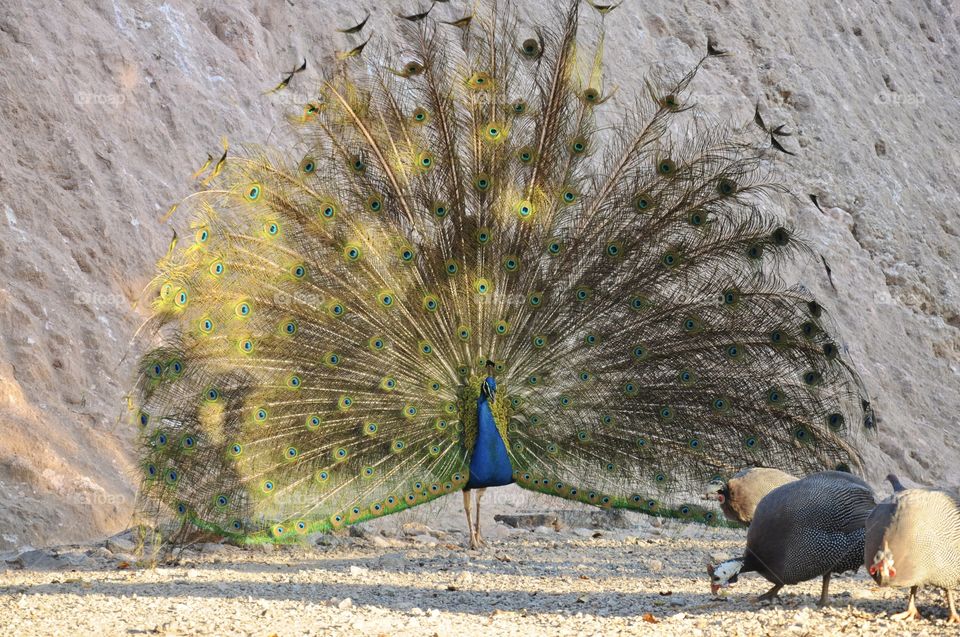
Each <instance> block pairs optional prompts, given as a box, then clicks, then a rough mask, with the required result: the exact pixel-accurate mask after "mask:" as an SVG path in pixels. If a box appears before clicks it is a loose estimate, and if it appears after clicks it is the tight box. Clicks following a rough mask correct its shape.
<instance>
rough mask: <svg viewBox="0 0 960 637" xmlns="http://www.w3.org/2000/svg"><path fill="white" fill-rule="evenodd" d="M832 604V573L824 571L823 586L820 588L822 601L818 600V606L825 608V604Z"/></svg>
mask: <svg viewBox="0 0 960 637" xmlns="http://www.w3.org/2000/svg"><path fill="white" fill-rule="evenodd" d="M829 605H830V573H824V575H823V588H822V589H820V601H819V602H817V606H819V607H820V608H823V607H824V606H829Z"/></svg>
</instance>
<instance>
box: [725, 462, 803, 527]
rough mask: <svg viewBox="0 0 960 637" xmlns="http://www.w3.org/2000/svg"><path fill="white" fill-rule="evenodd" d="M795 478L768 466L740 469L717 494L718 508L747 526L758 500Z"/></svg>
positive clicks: (733, 519)
mask: <svg viewBox="0 0 960 637" xmlns="http://www.w3.org/2000/svg"><path fill="white" fill-rule="evenodd" d="M796 479H797V478H796V476H792V475H790V474H789V473H785V472H783V471H780V470H779V469H772V468H770V467H749V468H746V469H741V470H740V471H738V472H737V473H736V474H734V476H733V477H732V478H730V479H729V480H728V481H727V483H726V484H725V485H724V486H723V488H722V489H721V490H720V491H719V493H718V494H717V495H718V497H719V499H720V509H721V510H722V511H723V514H724V515H725V516H726V517H727V519H728V520H732V521H733V522H739V523H741V524H744V525H747V526H749V525H750V522H751V521H752V520H753V515H754V511H755V510H756V508H757V505H758V504H759V503H760V500H762V499H763V498H764V497H765V496H766V495H767V494H768V493H770V492H771V491H773V490H774V489H776V488H777V487H779V486H782V485H784V484H787V483H788V482H793V481H795V480H796Z"/></svg>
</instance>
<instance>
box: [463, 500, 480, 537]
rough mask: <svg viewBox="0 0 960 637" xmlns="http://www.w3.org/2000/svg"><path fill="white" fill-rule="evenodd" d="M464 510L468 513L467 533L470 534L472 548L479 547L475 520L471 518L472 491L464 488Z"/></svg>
mask: <svg viewBox="0 0 960 637" xmlns="http://www.w3.org/2000/svg"><path fill="white" fill-rule="evenodd" d="M463 510H464V512H465V513H466V514H467V533H469V534H470V548H471V549H475V548H477V538H476V537H475V536H474V533H473V521H472V520H471V519H470V492H469V491H467V490H466V489H464V491H463Z"/></svg>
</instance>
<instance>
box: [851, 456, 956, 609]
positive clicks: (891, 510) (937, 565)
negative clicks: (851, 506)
mask: <svg viewBox="0 0 960 637" xmlns="http://www.w3.org/2000/svg"><path fill="white" fill-rule="evenodd" d="M887 480H889V481H890V484H892V485H893V495H892V496H890V497H889V498H887V499H886V500H884V501H883V502H881V503H880V504H879V505H877V507H876V508H875V509H874V510H873V512H872V513H871V514H870V517H869V518H868V519H867V525H866V540H865V544H864V553H863V555H864V565H865V566H866V567H867V570H868V571H869V572H870V575H871V576H872V577H873V579H874V580H875V581H876V582H877V584H879V585H880V586H909V587H910V596H909V603H908V605H907V610H905V611H903V612H902V613H897V614H895V615H893V616H892V618H893V619H918V618H919V617H920V613H919V611H917V606H916V603H915V602H916V597H917V590H919V588H920V587H921V586H939V587H940V588H942V589H944V590H945V591H946V594H947V605H948V606H949V607H950V616H949V617H948V618H947V623H951V624H960V615H958V614H957V609H956V606H955V604H954V599H953V593H952V591H951V590H950V589H951V588H956V587H958V586H960V500H958V499H957V498H956V497H954V496H953V495H951V494H949V493H947V492H946V491H940V490H937V489H906V488H904V486H903V485H902V484H900V481H899V480H898V479H897V477H896V476H895V475H893V474H891V475H889V476H887Z"/></svg>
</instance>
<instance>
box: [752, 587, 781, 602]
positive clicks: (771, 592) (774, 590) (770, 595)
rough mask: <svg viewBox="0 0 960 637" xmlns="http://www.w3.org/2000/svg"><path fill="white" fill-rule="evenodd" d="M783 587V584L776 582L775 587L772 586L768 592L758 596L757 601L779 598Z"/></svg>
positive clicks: (770, 600)
mask: <svg viewBox="0 0 960 637" xmlns="http://www.w3.org/2000/svg"><path fill="white" fill-rule="evenodd" d="M781 588H783V584H774V585H773V588H771V589H770V590H768V591H767V592H766V593H764V594H763V595H761V596H760V597H758V598H757V601H760V602H772V601H773V600H775V599H777V597H778V595H779V593H780V589H781Z"/></svg>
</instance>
